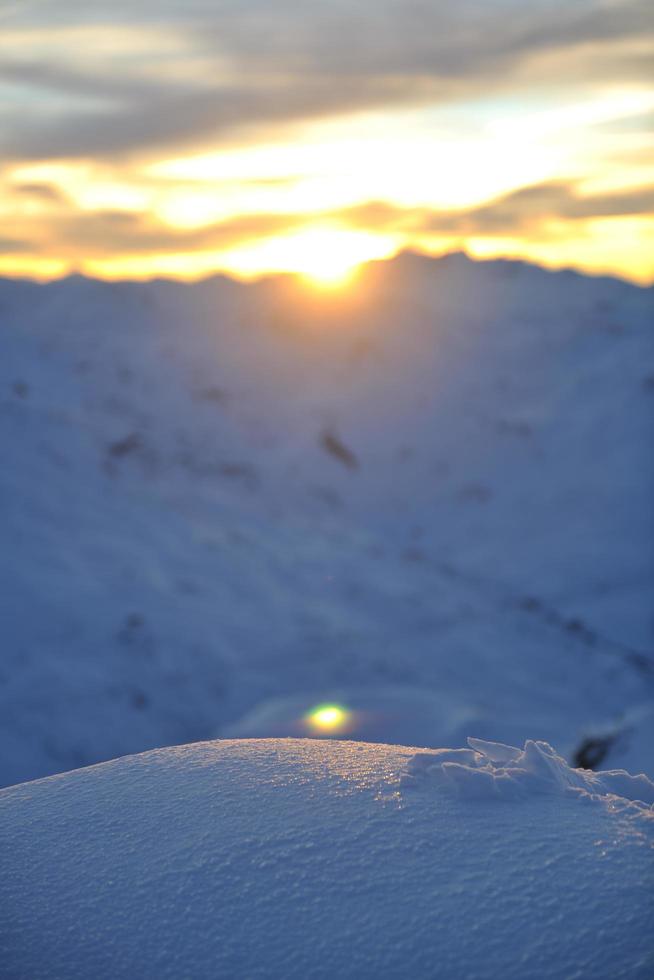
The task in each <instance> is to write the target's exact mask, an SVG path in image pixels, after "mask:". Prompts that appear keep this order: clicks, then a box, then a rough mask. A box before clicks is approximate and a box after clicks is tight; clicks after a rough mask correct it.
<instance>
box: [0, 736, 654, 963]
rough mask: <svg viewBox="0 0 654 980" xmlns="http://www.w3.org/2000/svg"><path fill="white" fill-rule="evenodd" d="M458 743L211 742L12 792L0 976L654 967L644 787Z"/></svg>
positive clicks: (653, 792) (648, 789) (546, 758)
mask: <svg viewBox="0 0 654 980" xmlns="http://www.w3.org/2000/svg"><path fill="white" fill-rule="evenodd" d="M471 742H472V744H471V745H470V747H469V748H458V749H454V750H450V751H424V750H420V749H410V748H402V747H399V746H385V745H364V744H362V743H352V742H332V743H325V742H322V743H321V742H318V741H316V740H293V739H283V740H279V741H275V740H261V739H258V740H255V741H248V740H238V741H227V740H223V741H217V742H209V743H201V744H196V745H188V746H181V747H176V748H169V749H161V750H155V751H153V752H147V753H144V754H143V755H138V756H132V757H128V758H124V759H117V760H115V761H112V762H107V763H104V764H102V765H99V766H93V767H90V768H87V769H82V770H78V771H76V772H70V773H66V774H65V775H59V776H54V777H52V778H50V779H43V780H38V781H36V782H32V783H29V784H23V785H20V786H12V787H9V788H8V789H4V790H2V791H0V852H1V853H2V875H0V906H1V907H2V921H1V924H0V962H1V963H2V975H3V977H11V978H14V977H15V978H28V977H29V978H30V980H41V978H43V980H89V978H90V977H93V978H94V980H133V978H135V977H138V978H139V980H179V978H180V977H192V978H193V980H213V978H215V977H239V978H240V977H261V978H271V980H273V978H274V980H277V978H279V977H284V978H289V980H296V978H297V980H300V978H302V980H305V978H311V980H322V978H331V977H343V978H353V980H354V978H356V980H359V978H363V977H380V978H385V980H391V978H397V980H404V978H406V977H415V978H424V980H426V978H431V977H447V978H452V980H455V978H456V980H458V978H463V977H468V978H472V977H474V978H479V980H483V978H485V980H496V978H498V977H501V978H506V980H524V978H525V977H533V978H535V980H546V978H549V980H560V978H562V977H594V978H601V980H609V978H610V980H613V978H616V977H623V978H627V977H628V978H633V980H646V978H649V977H651V975H652V963H653V962H654V960H653V938H654V937H653V936H652V930H651V922H652V914H651V906H652V902H651V886H652V873H653V870H654V850H653V849H652V843H653V842H654V807H653V806H652V803H654V784H653V783H652V782H651V781H650V780H649V779H647V778H646V777H645V776H639V777H632V776H628V775H626V774H625V773H623V772H599V773H584V772H581V771H579V770H572V769H570V768H569V767H568V766H567V765H566V764H565V762H564V761H563V759H561V758H559V757H557V756H556V754H555V753H554V751H553V750H552V749H551V748H550V746H548V745H546V744H544V743H534V742H527V743H526V744H525V746H524V749H523V750H519V749H513V748H511V747H509V746H506V745H497V744H489V743H485V742H478V741H476V740H471Z"/></svg>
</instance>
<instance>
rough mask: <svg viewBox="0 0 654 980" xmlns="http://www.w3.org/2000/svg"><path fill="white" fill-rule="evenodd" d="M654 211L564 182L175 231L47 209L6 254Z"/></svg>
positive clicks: (182, 246) (114, 251)
mask: <svg viewBox="0 0 654 980" xmlns="http://www.w3.org/2000/svg"><path fill="white" fill-rule="evenodd" d="M648 214H649V215H652V214H654V186H649V187H643V188H639V189H637V190H629V191H614V192H607V193H602V194H594V195H590V196H582V195H580V194H578V193H577V190H576V185H575V184H574V183H569V182H563V181H560V182H551V183H544V184H537V185H533V186H531V187H525V188H521V189H520V190H517V191H514V192H512V193H510V194H506V195H503V196H501V197H498V198H496V199H495V200H493V201H490V202H489V203H487V204H483V205H480V206H477V207H473V208H466V209H459V210H451V211H436V210H431V209H426V208H401V207H397V206H395V205H393V204H389V203H386V202H383V201H371V202H368V203H366V204H362V205H357V206H355V207H349V208H344V209H341V210H336V211H316V212H314V213H309V214H282V213H261V214H248V215H239V216H236V217H233V218H229V219H227V220H224V221H219V222H214V223H212V224H210V225H205V226H203V227H200V228H176V227H172V226H170V225H167V224H163V223H162V222H161V221H159V220H158V219H157V218H156V217H155V216H153V215H151V214H147V213H142V214H140V213H134V212H126V211H98V212H90V213H86V212H85V213H75V212H70V211H68V212H67V213H64V214H62V213H61V212H58V213H51V214H50V216H49V217H48V218H45V217H43V216H39V218H38V220H37V219H32V220H31V222H29V221H27V220H26V221H25V222H23V224H24V229H25V232H26V234H27V236H28V238H31V239H32V242H33V244H32V245H30V243H29V242H28V241H27V240H26V239H25V240H21V241H6V242H5V243H4V244H5V251H13V252H19V251H20V252H30V251H33V252H40V253H41V254H43V255H50V256H52V257H54V258H58V259H68V260H71V261H80V260H81V258H82V257H84V258H93V259H98V258H107V257H111V256H116V255H120V256H139V255H140V256H144V255H176V254H180V255H181V254H188V253H203V252H226V251H229V250H230V249H234V248H236V247H238V246H241V245H244V244H248V243H250V242H255V241H258V240H261V239H264V238H269V237H274V236H284V235H286V234H289V233H290V232H294V231H299V230H301V229H304V228H307V229H308V228H315V227H316V226H321V227H324V226H325V225H337V226H339V227H343V228H351V229H355V230H365V231H368V232H373V233H374V232H376V233H378V234H395V235H397V236H398V240H400V241H402V240H404V241H406V242H407V243H408V244H411V242H412V240H415V238H416V237H428V236H432V235H433V236H438V237H441V238H442V237H445V238H447V237H452V238H456V239H460V238H462V237H466V236H470V237H485V236H486V237H494V238H496V237H500V238H501V237H511V238H513V237H516V236H523V237H524V238H526V239H529V238H530V237H534V238H537V237H539V236H542V235H543V234H547V225H548V223H550V222H552V221H555V220H556V221H585V220H589V219H594V218H608V217H625V216H633V215H648Z"/></svg>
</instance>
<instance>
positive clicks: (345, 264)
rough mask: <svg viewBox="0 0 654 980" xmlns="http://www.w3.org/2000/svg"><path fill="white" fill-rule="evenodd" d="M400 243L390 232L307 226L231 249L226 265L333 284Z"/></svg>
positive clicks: (386, 254) (243, 271) (248, 272)
mask: <svg viewBox="0 0 654 980" xmlns="http://www.w3.org/2000/svg"><path fill="white" fill-rule="evenodd" d="M400 245H401V243H400V242H399V241H398V240H397V239H396V238H394V237H391V236H389V235H375V234H371V233H370V232H364V231H349V230H347V229H345V228H338V227H319V228H308V229H306V230H304V231H298V232H295V233H293V234H290V235H285V236H284V237H278V238H268V239H264V240H263V241H261V242H257V243H256V244H253V245H252V246H249V247H246V248H243V249H238V250H234V251H231V252H230V253H229V254H228V255H226V259H227V261H226V266H227V268H228V269H229V270H231V271H233V272H235V273H237V274H238V275H244V276H249V275H253V274H254V275H256V274H260V273H261V271H262V270H270V271H272V272H291V273H296V274H298V275H301V276H303V277H305V278H306V279H307V280H309V281H310V282H312V283H313V284H314V285H317V286H323V287H330V286H331V287H334V286H339V285H341V284H344V283H345V282H347V281H348V280H349V278H350V277H351V276H352V274H353V273H354V271H355V270H356V268H357V266H359V265H361V264H362V263H364V262H370V261H371V260H373V259H383V258H387V257H389V256H390V255H392V254H393V253H394V252H396V251H398V249H399V247H400Z"/></svg>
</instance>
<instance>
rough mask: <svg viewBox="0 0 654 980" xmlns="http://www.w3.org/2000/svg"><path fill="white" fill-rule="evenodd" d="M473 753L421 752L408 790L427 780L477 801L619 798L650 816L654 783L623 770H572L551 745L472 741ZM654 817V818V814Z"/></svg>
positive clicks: (405, 782) (412, 766) (409, 776)
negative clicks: (544, 797)
mask: <svg viewBox="0 0 654 980" xmlns="http://www.w3.org/2000/svg"><path fill="white" fill-rule="evenodd" d="M468 745H469V746H470V748H469V749H454V750H451V751H447V750H440V751H437V752H435V753H432V754H425V753H420V754H419V755H416V756H415V758H414V759H412V760H411V762H410V763H409V765H408V767H407V768H408V772H407V775H406V776H405V777H404V778H403V780H402V785H403V786H405V787H406V786H410V785H411V783H412V782H413V781H415V779H416V778H417V777H419V776H421V775H428V776H430V777H431V778H434V779H437V780H440V781H441V783H442V784H443V785H445V786H447V787H450V788H455V789H456V790H457V791H458V793H459V795H460V796H463V797H467V798H471V799H475V798H478V799H498V798H499V799H505V800H516V799H520V798H523V797H525V796H529V795H534V794H543V793H545V794H550V795H556V794H558V795H571V796H581V797H585V798H587V799H591V800H604V799H606V798H608V797H611V798H613V797H619V798H620V799H621V800H622V801H623V803H625V802H627V801H629V802H632V803H634V804H637V805H639V806H640V807H641V808H643V809H646V810H647V811H648V814H649V811H650V807H651V805H654V783H653V782H652V780H651V779H648V777H647V776H645V775H643V774H640V775H638V776H631V775H630V774H629V773H628V772H625V771H624V770H623V769H617V770H615V771H611V772H591V771H589V770H587V769H571V768H570V766H569V765H568V764H567V762H566V761H565V759H562V758H561V756H559V755H557V754H556V752H555V751H554V749H553V748H552V746H551V745H548V744H547V742H534V741H532V740H530V739H528V740H527V741H526V742H525V745H524V748H523V749H518V748H514V747H513V746H512V745H503V744H502V743H501V742H486V741H484V740H483V739H479V738H468ZM652 817H653V818H654V814H652Z"/></svg>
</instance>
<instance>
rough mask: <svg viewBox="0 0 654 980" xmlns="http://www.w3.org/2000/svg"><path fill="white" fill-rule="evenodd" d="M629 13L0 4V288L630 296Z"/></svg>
mask: <svg viewBox="0 0 654 980" xmlns="http://www.w3.org/2000/svg"><path fill="white" fill-rule="evenodd" d="M653 123H654V5H653V4H652V3H651V0H529V2H525V0H458V2H457V3H453V2H452V0H447V2H446V0H431V2H429V0H296V2H291V0H184V2H181V0H175V2H173V0H129V2H126V0H112V2H111V3H108V2H94V0H22V2H21V0H16V2H14V0H3V3H2V4H1V5H0V220H1V223H0V274H4V275H27V276H31V277H36V278H52V277H56V276H59V275H64V274H67V273H69V272H73V271H75V272H83V273H86V274H89V275H97V276H102V277H106V278H128V277H129V278H148V277H151V276H158V275H171V276H176V277H182V278H191V279H193V278H198V277H201V276H204V275H207V274H210V273H212V272H216V271H227V272H230V273H235V274H236V275H239V276H242V277H245V278H249V277H253V276H258V275H261V274H267V273H269V272H276V271H292V272H300V273H304V274H306V275H308V276H312V277H314V278H315V279H316V280H322V281H324V282H325V283H329V282H330V281H332V282H338V281H340V280H342V278H343V277H344V276H346V275H347V274H348V273H349V271H350V270H351V269H352V268H353V267H355V266H356V264H357V263H359V262H362V261H366V260H369V259H375V258H384V257H386V256H391V255H393V254H395V253H396V252H398V251H401V250H403V249H414V250H418V251H423V252H428V253H433V254H441V253H443V252H447V251H453V250H461V249H464V250H466V251H467V252H468V253H469V254H471V255H473V256H496V255H502V256H510V257H519V258H524V259H528V260H532V261H537V262H540V263H542V264H545V265H548V266H552V267H560V266H572V267H575V268H578V269H581V270H584V271H590V272H593V273H605V272H608V273H612V274H617V275H620V276H623V277H626V278H629V279H631V280H634V281H637V282H641V283H649V282H652V281H653V280H654V125H653Z"/></svg>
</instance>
